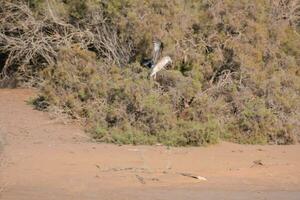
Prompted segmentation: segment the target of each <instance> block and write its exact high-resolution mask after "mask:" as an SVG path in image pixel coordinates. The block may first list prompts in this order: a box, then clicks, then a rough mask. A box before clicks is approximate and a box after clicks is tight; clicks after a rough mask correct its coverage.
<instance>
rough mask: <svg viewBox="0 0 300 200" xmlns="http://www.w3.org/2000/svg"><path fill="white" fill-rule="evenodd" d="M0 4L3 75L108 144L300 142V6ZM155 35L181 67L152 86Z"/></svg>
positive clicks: (181, 0) (245, 0) (179, 0)
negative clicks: (28, 86) (148, 62)
mask: <svg viewBox="0 0 300 200" xmlns="http://www.w3.org/2000/svg"><path fill="white" fill-rule="evenodd" d="M0 2H1V5H4V6H2V7H1V8H0V17H1V18H0V22H1V23H0V59H1V60H0V64H2V63H3V64H2V65H3V66H2V67H1V66H0V69H1V71H2V78H3V77H6V76H8V75H11V76H12V77H17V78H18V79H20V80H22V82H20V84H22V83H24V82H27V83H28V81H30V83H34V84H35V86H36V87H38V88H39V89H40V96H39V97H38V98H37V99H36V100H35V101H34V104H35V105H36V106H37V107H38V108H40V109H43V110H44V109H51V108H54V107H55V108H58V109H60V110H61V112H63V113H67V114H68V115H69V116H71V117H72V118H74V119H80V120H82V121H83V122H85V124H86V127H87V130H88V131H89V132H90V133H91V134H92V135H93V137H94V138H96V139H97V140H99V141H105V142H114V143H122V144H124V143H125V144H154V143H163V144H166V145H174V146H182V145H203V144H212V143H216V142H218V140H219V139H224V140H229V141H234V142H239V143H251V144H255V143H262V144H265V143H272V144H291V143H295V142H299V140H300V135H299V133H300V69H299V65H300V36H299V34H300V18H299V11H300V5H299V3H298V2H297V1H287V0H274V1H269V0H263V1H261V0H242V1H232V0H225V1H218V0H210V1H206V0H203V1H197V0H191V1H186V0H173V1H159V0H153V1H145V0H143V1H140V0H125V1H119V0H111V1H105V0H88V1H77V0H76V1H68V0H64V1H63V0H56V1H39V0H30V1H28V2H29V3H27V4H24V3H19V1H18V3H16V2H15V1H1V0H0ZM49 2H50V3H49ZM2 19H3V20H2ZM154 37H157V38H160V39H161V40H162V41H163V42H164V44H165V45H164V46H165V48H164V54H166V55H170V56H171V57H172V59H173V60H174V64H173V66H172V67H171V68H170V69H168V70H164V71H162V72H160V73H159V74H158V77H157V79H156V80H155V81H154V80H149V78H148V75H149V71H148V70H147V69H145V68H142V67H141V66H140V65H139V64H138V63H139V60H140V59H141V58H142V57H144V56H147V55H150V54H151V50H152V46H151V43H152V39H153V38H154ZM30 41H33V42H30ZM47 49H49V50H50V51H47ZM8 69H9V70H8ZM28 74H30V77H31V79H30V80H29V79H28Z"/></svg>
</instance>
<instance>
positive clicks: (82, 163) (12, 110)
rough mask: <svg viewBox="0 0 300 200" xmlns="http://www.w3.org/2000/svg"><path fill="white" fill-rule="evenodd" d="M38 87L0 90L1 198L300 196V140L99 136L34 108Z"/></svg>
mask: <svg viewBox="0 0 300 200" xmlns="http://www.w3.org/2000/svg"><path fill="white" fill-rule="evenodd" d="M33 95H34V91H32V90H22V89H15V90H7V89H4V90H3V89H2V90H0V156H1V157H0V162H1V163H0V199H3V200H50V199H51V200H52V199H53V200H65V199H72V200H76V199H78V200H83V199H84V200H86V199H87V200H90V199H91V200H93V199H97V200H98V199H149V200H150V199H151V200H152V199H300V157H299V155H300V145H291V146H258V145H253V146H249V145H238V144H232V143H225V142H223V143H221V144H219V145H215V146H209V147H199V148H196V147H193V148H167V147H164V146H152V147H150V146H116V145H111V144H98V143H94V142H93V141H91V140H90V139H89V137H87V136H86V134H85V133H84V131H83V130H82V129H81V128H80V126H77V125H70V124H68V125H64V124H62V123H60V120H51V119H50V118H49V114H47V113H43V112H39V111H36V110H33V108H32V107H31V106H30V105H27V103H26V100H28V99H29V98H30V97H31V96H33ZM182 173H189V174H192V175H195V176H202V177H205V178H207V181H203V180H198V179H194V178H192V177H189V176H183V175H182Z"/></svg>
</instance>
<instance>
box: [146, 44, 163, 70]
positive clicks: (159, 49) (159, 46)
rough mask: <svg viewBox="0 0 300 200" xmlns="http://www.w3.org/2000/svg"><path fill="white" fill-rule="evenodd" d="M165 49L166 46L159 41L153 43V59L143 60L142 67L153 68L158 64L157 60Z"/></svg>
mask: <svg viewBox="0 0 300 200" xmlns="http://www.w3.org/2000/svg"><path fill="white" fill-rule="evenodd" d="M163 48H164V44H163V43H162V42H161V41H160V40H158V39H155V40H154V41H153V52H152V58H150V59H149V58H148V59H147V58H143V59H142V61H141V65H143V66H144V67H148V68H153V67H154V66H155V64H156V62H157V60H158V59H159V56H160V54H161V52H162V50H163Z"/></svg>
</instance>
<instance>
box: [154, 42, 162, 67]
mask: <svg viewBox="0 0 300 200" xmlns="http://www.w3.org/2000/svg"><path fill="white" fill-rule="evenodd" d="M163 46H164V45H163V43H162V42H161V41H160V40H158V39H155V40H154V41H153V55H152V60H153V62H154V64H156V63H157V61H158V59H159V56H160V54H161V52H162V49H163Z"/></svg>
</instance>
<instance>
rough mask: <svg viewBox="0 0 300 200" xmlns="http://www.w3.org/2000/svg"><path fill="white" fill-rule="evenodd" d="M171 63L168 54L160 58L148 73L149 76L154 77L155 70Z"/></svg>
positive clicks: (157, 70)
mask: <svg viewBox="0 0 300 200" xmlns="http://www.w3.org/2000/svg"><path fill="white" fill-rule="evenodd" d="M170 64H172V59H171V57H170V56H165V57H163V58H162V59H160V60H159V61H158V62H157V63H156V64H155V65H154V67H153V69H152V72H151V74H150V77H154V79H155V78H156V74H157V72H159V71H160V70H162V69H163V68H165V67H166V66H168V65H170Z"/></svg>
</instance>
